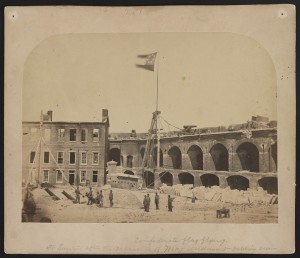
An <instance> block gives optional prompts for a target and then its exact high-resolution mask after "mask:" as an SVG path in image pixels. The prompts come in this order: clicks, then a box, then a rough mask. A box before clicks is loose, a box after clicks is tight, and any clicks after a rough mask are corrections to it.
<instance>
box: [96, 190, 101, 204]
mask: <svg viewBox="0 0 300 258" xmlns="http://www.w3.org/2000/svg"><path fill="white" fill-rule="evenodd" d="M95 201H96V205H97V206H99V204H100V193H99V191H97V195H96V198H95Z"/></svg>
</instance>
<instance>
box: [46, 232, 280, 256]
mask: <svg viewBox="0 0 300 258" xmlns="http://www.w3.org/2000/svg"><path fill="white" fill-rule="evenodd" d="M275 250H276V248H274V247H265V246H258V247H254V246H250V245H249V246H236V245H234V244H233V245H232V244H230V243H229V242H228V241H227V240H226V239H223V238H218V237H216V236H203V237H200V238H195V237H191V236H183V237H171V238H169V239H164V238H162V237H156V236H155V237H152V238H150V239H146V240H145V239H132V242H131V243H127V244H126V246H124V245H120V244H117V243H111V242H106V241H105V240H104V241H103V240H102V241H101V243H99V244H88V245H86V246H81V245H80V246H79V245H78V246H66V245H64V244H60V245H54V244H49V245H47V246H46V251H48V252H49V253H51V252H54V253H55V252H57V253H64V252H65V253H76V252H81V253H82V252H85V253H122V252H123V253H140V254H141V253H157V254H161V253H204V252H206V253H209V252H217V253H222V252H244V253H247V252H248V253H255V252H261V253H263V252H272V251H273V252H274V251H275Z"/></svg>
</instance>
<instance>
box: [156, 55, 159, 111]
mask: <svg viewBox="0 0 300 258" xmlns="http://www.w3.org/2000/svg"><path fill="white" fill-rule="evenodd" d="M158 53H159V52H157V69H156V111H158V69H159V55H158Z"/></svg>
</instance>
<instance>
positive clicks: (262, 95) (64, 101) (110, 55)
mask: <svg viewBox="0 0 300 258" xmlns="http://www.w3.org/2000/svg"><path fill="white" fill-rule="evenodd" d="M153 52H159V54H158V58H159V60H158V61H159V67H158V70H159V110H160V111H161V112H162V116H163V117H164V118H165V119H166V120H167V121H169V122H170V123H171V124H174V125H176V126H178V127H181V128H182V126H183V125H184V124H194V125H197V127H208V126H219V125H224V126H228V125H230V124H236V123H243V122H246V121H247V120H248V119H250V118H251V116H252V115H262V116H268V117H269V118H270V120H276V119H277V114H276V113H277V112H276V87H277V86H276V72H275V69H274V65H273V63H272V60H271V59H270V56H269V54H268V53H267V52H266V50H265V49H264V48H263V47H262V46H261V45H259V44H258V43H257V42H256V41H255V40H253V39H250V38H247V37H245V36H241V35H237V34H232V33H132V34H131V33H130V34H125V33H124V34H64V35H58V36H53V37H50V38H48V39H46V40H44V41H43V42H41V43H40V44H39V45H38V46H37V47H36V48H34V49H33V51H32V52H31V54H30V55H29V56H28V59H27V61H26V63H25V67H24V85H23V120H24V121H38V120H39V116H40V112H41V110H43V111H44V112H46V111H47V110H53V121H88V122H93V121H94V122H97V121H98V122H99V121H101V110H102V109H104V108H106V109H108V111H109V117H110V125H111V126H110V132H130V131H131V129H136V131H137V132H146V131H147V130H148V129H149V126H150V122H151V118H152V112H153V111H155V100H156V73H157V63H156V69H155V71H154V72H151V71H147V70H144V69H141V68H137V67H136V66H135V64H143V59H140V58H138V57H137V55H140V54H149V53H153ZM165 129H167V128H165Z"/></svg>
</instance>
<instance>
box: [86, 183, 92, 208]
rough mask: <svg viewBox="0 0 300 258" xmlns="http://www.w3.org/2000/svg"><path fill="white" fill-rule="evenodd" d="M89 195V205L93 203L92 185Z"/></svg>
mask: <svg viewBox="0 0 300 258" xmlns="http://www.w3.org/2000/svg"><path fill="white" fill-rule="evenodd" d="M87 197H88V202H87V205H89V204H90V205H92V204H93V191H92V187H91V186H90V191H89V193H88V194H87Z"/></svg>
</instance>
